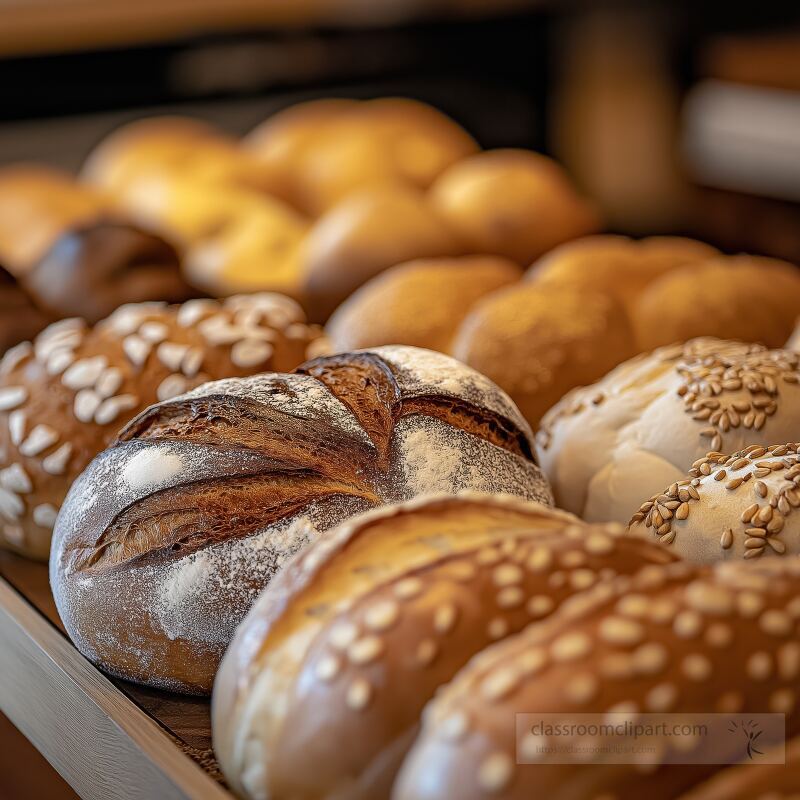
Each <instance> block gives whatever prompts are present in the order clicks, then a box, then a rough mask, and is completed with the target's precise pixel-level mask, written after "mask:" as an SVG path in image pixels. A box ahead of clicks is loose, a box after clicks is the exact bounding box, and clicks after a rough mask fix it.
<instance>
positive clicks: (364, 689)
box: [346, 678, 372, 711]
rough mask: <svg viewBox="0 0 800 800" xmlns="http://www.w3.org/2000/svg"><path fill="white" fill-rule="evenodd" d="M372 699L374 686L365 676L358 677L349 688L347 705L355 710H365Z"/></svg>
mask: <svg viewBox="0 0 800 800" xmlns="http://www.w3.org/2000/svg"><path fill="white" fill-rule="evenodd" d="M371 699H372V686H371V685H370V684H369V683H368V682H367V681H366V680H365V679H364V678H356V679H355V680H354V681H353V682H352V683H351V684H350V686H349V687H348V689H347V700H346V702H347V705H348V707H349V708H352V709H353V711H363V710H364V709H365V708H366V707H367V706H368V705H369V702H370V700H371Z"/></svg>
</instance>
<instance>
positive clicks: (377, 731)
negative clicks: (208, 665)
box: [213, 493, 672, 800]
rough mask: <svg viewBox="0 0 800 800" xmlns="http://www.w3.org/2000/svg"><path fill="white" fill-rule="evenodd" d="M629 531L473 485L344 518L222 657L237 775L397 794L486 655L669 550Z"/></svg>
mask: <svg viewBox="0 0 800 800" xmlns="http://www.w3.org/2000/svg"><path fill="white" fill-rule="evenodd" d="M621 531H622V528H621V526H611V525H608V526H599V525H596V526H587V525H582V524H580V523H578V521H577V520H575V518H574V517H572V516H571V515H569V514H565V513H563V512H561V511H553V510H551V509H548V508H545V507H544V506H542V505H539V504H533V503H525V502H522V501H520V500H518V499H516V498H510V497H508V496H503V497H498V496H495V497H490V496H483V497H481V496H479V495H475V494H473V493H467V494H462V495H459V496H458V497H450V498H422V499H420V500H417V501H412V502H410V503H406V504H403V505H400V506H390V507H387V508H384V509H378V510H377V511H375V512H371V513H368V514H363V515H361V516H359V517H356V518H355V519H353V520H351V521H349V522H346V523H344V524H343V525H342V526H341V527H339V528H338V529H336V530H335V531H332V532H331V533H330V535H328V536H326V537H325V538H323V539H320V540H318V541H317V542H316V543H315V544H313V545H311V546H310V547H309V548H308V549H307V550H305V551H304V552H302V553H301V554H300V555H299V556H298V557H297V558H296V559H295V560H293V561H292V562H291V563H290V564H289V565H287V566H286V568H285V569H284V570H283V572H282V573H281V574H280V575H279V576H278V577H277V578H276V579H275V580H274V581H273V582H272V583H271V584H270V586H269V587H268V588H267V590H266V591H265V592H264V594H263V595H262V596H261V597H260V598H259V600H258V602H257V604H256V605H255V607H254V608H253V610H252V611H251V612H250V614H249V616H248V617H247V619H246V620H245V622H244V623H243V624H242V626H241V628H240V629H239V631H238V632H237V635H236V638H235V639H234V642H233V644H232V645H231V647H230V649H229V650H228V652H227V654H226V656H225V659H224V661H223V664H222V668H221V669H220V672H219V675H218V677H217V680H216V683H215V686H214V697H213V733H214V748H215V752H216V753H217V756H218V758H219V760H220V763H221V765H222V768H223V770H224V772H225V775H226V777H227V779H228V781H229V782H230V783H231V785H232V786H233V787H234V789H235V790H236V792H237V794H240V795H242V796H243V797H247V798H254V799H255V798H264V797H274V798H288V797H305V798H311V797H313V798H318V799H320V800H321V798H330V799H331V800H332V798H338V799H339V800H344V798H348V799H349V800H355V799H356V798H360V799H363V800H366V798H375V797H388V796H389V794H390V790H391V786H392V783H393V781H394V778H395V774H396V772H397V769H398V768H399V766H400V764H401V763H402V760H403V757H404V755H405V753H406V751H407V750H408V748H409V746H410V745H411V743H412V741H413V739H414V736H415V734H416V732H417V729H418V724H419V718H420V714H421V712H422V710H423V707H424V706H425V704H426V703H427V702H428V700H430V699H431V698H432V697H433V695H434V693H435V692H436V691H437V690H438V689H439V688H440V687H441V686H443V685H444V684H445V683H447V681H449V680H450V679H451V678H452V677H453V676H454V675H455V674H456V671H457V670H458V669H459V668H460V667H462V666H463V665H464V664H465V663H466V662H467V661H468V660H469V659H470V658H471V657H472V656H473V655H474V654H475V653H477V652H478V651H480V650H481V649H483V648H484V647H486V646H487V645H489V644H491V643H492V642H495V641H497V640H499V639H502V638H504V637H506V636H508V635H510V634H513V633H516V632H518V631H520V630H521V629H522V628H523V627H524V626H525V625H527V624H529V623H530V622H531V621H534V620H539V619H543V618H544V617H546V616H548V615H549V614H550V613H551V612H552V611H553V610H554V609H556V608H557V607H558V606H559V605H560V604H561V603H562V602H564V601H565V600H566V599H567V598H569V597H570V596H572V595H574V594H575V593H577V592H580V591H582V590H586V589H587V588H588V587H590V586H593V585H595V584H596V583H599V582H603V581H604V580H608V579H609V578H611V577H613V576H616V575H619V574H629V573H632V572H636V571H638V570H639V569H640V568H641V567H642V566H644V565H646V564H651V565H653V564H655V565H661V564H666V563H669V562H670V561H671V560H672V559H671V557H670V555H669V554H668V552H667V551H666V550H664V549H663V548H661V547H658V546H657V545H652V544H648V543H646V542H640V541H636V540H634V539H632V538H629V537H624V536H623V537H620V533H621ZM634 542H636V546H635V547H632V546H631V545H632V544H633V543H634ZM278 698H279V701H276V700H277V699H278ZM310 763H311V764H313V765H314V769H313V770H309V769H307V768H306V766H307V765H308V764H310ZM457 796H458V795H456V794H453V795H451V797H457Z"/></svg>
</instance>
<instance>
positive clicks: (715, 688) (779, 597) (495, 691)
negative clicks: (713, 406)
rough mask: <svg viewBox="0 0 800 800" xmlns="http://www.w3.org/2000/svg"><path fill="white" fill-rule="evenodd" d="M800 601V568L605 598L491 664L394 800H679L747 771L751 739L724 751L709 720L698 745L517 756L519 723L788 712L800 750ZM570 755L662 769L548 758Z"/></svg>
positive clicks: (442, 697) (624, 580) (665, 571)
mask: <svg viewBox="0 0 800 800" xmlns="http://www.w3.org/2000/svg"><path fill="white" fill-rule="evenodd" d="M798 596H800V560H798V559H793V560H789V559H785V560H780V561H779V560H777V559H772V560H770V561H764V562H762V563H760V564H758V565H754V564H743V563H738V564H720V565H717V568H716V569H714V570H708V569H707V568H700V567H691V566H689V565H686V564H685V563H677V564H671V565H666V566H661V567H658V566H648V567H645V568H644V569H643V570H641V572H639V573H638V575H635V576H633V577H632V578H631V577H627V576H624V577H620V578H617V579H615V580H614V581H612V582H611V583H606V584H602V585H600V586H598V587H597V589H595V590H592V591H591V593H589V594H588V595H587V594H584V595H581V596H579V597H577V598H575V599H574V600H573V601H571V602H570V603H568V604H566V605H564V606H562V608H561V609H560V610H559V611H558V612H557V613H556V614H554V615H552V616H551V617H549V618H548V619H547V620H545V621H543V622H541V623H537V624H535V625H531V626H530V627H529V628H528V629H527V630H526V631H524V632H523V633H521V634H519V635H518V636H515V637H512V638H509V639H506V640H505V641H503V642H500V643H499V644H497V645H494V646H493V647H491V648H489V649H487V650H486V651H484V653H482V654H481V655H480V656H479V657H478V658H476V659H474V660H473V661H472V662H471V663H470V664H469V665H468V666H467V667H466V668H465V669H464V670H462V671H461V673H460V674H459V675H458V676H457V677H456V678H455V679H454V680H453V681H452V682H451V683H450V684H448V686H447V687H446V688H445V689H444V690H443V691H442V692H441V693H440V694H439V695H438V696H437V698H436V699H435V700H434V702H433V703H432V704H431V705H430V706H429V707H428V709H427V711H426V714H425V718H424V723H423V729H422V732H421V734H420V736H419V737H418V738H417V741H416V743H415V745H414V748H413V749H412V751H411V753H410V755H409V757H408V758H407V760H406V761H405V764H404V766H403V770H402V772H401V774H400V776H399V778H398V781H397V783H396V784H395V788H394V792H393V794H392V797H393V800H434V798H435V800H443V799H444V798H459V800H486V798H488V797H502V798H503V799H504V800H531V798H547V800H598V798H601V797H602V798H607V797H609V798H610V797H613V798H615V800H639V798H642V797H647V798H652V800H674V798H675V797H677V796H679V795H680V794H681V792H682V791H685V790H686V789H688V788H690V787H691V786H693V785H696V784H697V783H698V782H699V781H701V780H703V779H704V778H705V777H707V776H708V775H709V774H712V773H713V772H715V771H717V770H719V769H720V766H719V765H721V764H731V763H736V762H737V761H739V760H740V759H742V758H746V749H745V746H744V744H743V739H742V737H741V736H740V735H737V736H728V735H725V734H726V732H727V728H726V727H725V725H726V724H727V723H723V726H721V735H720V728H719V727H718V728H717V729H714V728H713V727H712V725H713V724H714V722H713V720H708V722H707V728H710V734H711V735H710V736H705V737H704V736H703V735H702V734H700V735H698V736H697V737H696V738H695V739H692V738H690V737H689V736H684V737H681V736H680V735H677V736H675V737H674V738H673V737H670V736H665V735H663V734H659V733H658V732H657V733H656V734H655V735H651V736H648V735H647V732H646V731H645V732H643V733H642V734H641V735H639V736H636V737H635V736H633V735H632V736H628V737H625V736H624V735H620V736H617V737H614V736H609V735H608V734H606V733H605V732H602V731H601V732H600V733H598V734H597V735H596V736H593V737H591V738H590V737H589V736H581V735H580V734H578V735H577V736H576V737H575V739H574V740H572V741H568V737H567V736H561V737H558V736H548V735H546V733H545V734H544V735H542V736H539V737H537V736H536V733H535V732H534V731H533V730H532V729H531V730H530V731H529V732H527V733H526V734H523V733H522V732H520V735H519V741H517V730H516V726H515V724H514V721H515V713H516V712H520V711H527V712H533V715H532V722H534V723H535V722H537V719H538V718H537V716H536V715H539V714H541V715H545V714H548V713H553V714H562V715H564V716H563V717H562V722H567V723H569V722H570V721H572V722H573V723H574V722H576V721H578V720H576V717H575V716H574V715H581V714H601V715H604V714H607V713H609V712H612V713H613V712H617V713H618V714H619V715H620V716H615V717H612V718H611V719H610V720H609V721H611V722H617V723H618V722H620V721H624V720H625V719H626V718H627V719H628V720H630V721H635V720H636V719H637V717H638V715H639V714H640V713H642V712H652V713H659V714H661V713H671V714H680V713H681V712H683V713H686V714H692V713H697V714H713V713H720V712H727V713H742V714H745V715H749V714H755V713H762V712H775V713H780V714H786V733H787V734H788V735H789V736H791V735H793V734H796V733H797V732H798V729H800V713H798V706H797V704H796V693H797V680H798V677H800V644H798V642H797V635H798ZM544 719H547V718H544ZM578 719H580V718H578ZM646 719H647V718H645V722H646ZM651 719H652V718H651ZM728 719H730V718H728ZM745 719H746V718H745ZM582 721H583V722H584V723H585V722H586V721H587V720H586V718H585V717H584V718H583V719H582ZM592 721H594V720H592ZM660 721H662V722H663V721H664V720H663V719H661V720H660ZM731 721H732V720H731ZM693 722H695V723H696V722H697V720H693ZM704 722H705V720H704ZM645 727H647V726H646V725H645ZM781 727H782V726H781ZM782 733H783V731H782V730H781V731H780V734H782ZM773 735H774V731H773ZM769 736H770V733H769V732H768V731H767V735H766V736H765V737H764V741H768V740H769V739H768V737H769ZM772 741H774V738H773V739H772ZM745 743H746V742H745ZM567 744H572V745H573V746H574V747H575V748H576V752H578V753H580V751H581V749H585V748H586V747H587V746H589V747H592V748H597V750H593V751H592V752H597V751H598V750H599V751H600V752H602V750H600V748H603V747H612V748H614V747H619V748H620V752H622V753H625V752H626V751H625V750H624V749H623V748H636V749H634V750H632V753H633V754H635V753H639V752H641V753H645V754H647V755H646V758H647V764H651V763H652V762H653V761H654V764H653V766H652V767H649V766H647V765H642V764H637V763H635V759H634V758H631V759H628V763H623V764H616V765H615V764H610V763H596V762H593V763H576V762H577V760H578V759H579V758H580V756H579V755H578V756H576V757H575V758H574V759H573V760H572V762H571V763H569V758H568V757H567V763H564V762H563V761H562V763H553V760H551V759H548V757H547V755H546V753H547V749H548V748H553V747H560V748H561V749H562V751H563V748H564V747H565V745H567ZM650 748H654V749H653V750H650ZM543 749H544V753H543V752H542V750H543ZM683 752H686V754H687V755H688V756H691V754H692V753H693V752H698V753H706V754H710V756H711V760H712V763H710V764H708V763H707V764H705V765H704V764H702V762H701V764H700V765H694V766H687V765H686V763H685V762H683V761H678V765H675V760H676V756H677V757H680V756H681V755H682V753H683ZM670 757H672V759H673V763H672V764H671V765H670V764H669V763H664V762H665V760H666V759H668V758H670ZM518 758H521V759H523V760H526V759H528V763H524V761H523V763H520V762H519V761H518ZM756 797H757V795H756V796H753V799H752V800H755V798H756Z"/></svg>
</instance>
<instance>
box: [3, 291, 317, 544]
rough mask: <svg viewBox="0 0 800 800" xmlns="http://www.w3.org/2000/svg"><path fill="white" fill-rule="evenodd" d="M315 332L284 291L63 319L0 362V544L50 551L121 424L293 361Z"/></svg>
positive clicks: (301, 355) (149, 305)
mask: <svg viewBox="0 0 800 800" xmlns="http://www.w3.org/2000/svg"><path fill="white" fill-rule="evenodd" d="M317 339H319V331H318V329H316V328H312V327H309V326H308V325H306V324H305V318H304V316H303V312H302V310H301V309H300V307H299V306H298V305H297V304H296V303H294V302H293V301H291V300H289V299H288V298H285V297H281V296H280V295H267V294H264V295H253V296H242V297H234V298H230V299H229V300H227V301H225V303H218V302H216V301H213V300H191V301H189V302H187V303H184V304H183V305H181V306H167V305H166V304H164V303H161V304H159V303H142V304H139V305H129V306H123V307H122V308H120V309H119V310H117V311H116V312H114V314H112V315H111V316H110V317H108V318H107V319H105V320H104V321H103V322H100V323H99V324H98V325H96V326H95V327H94V328H89V327H88V326H87V325H86V324H85V323H84V322H83V321H81V320H78V319H68V320H63V321H61V322H58V323H55V324H53V325H51V326H50V327H49V328H47V329H46V330H45V331H43V332H42V333H41V334H40V335H39V336H38V337H37V338H36V339H35V341H34V342H33V343H32V344H31V343H29V342H25V343H23V344H19V345H17V346H16V347H14V348H12V349H11V350H9V351H8V352H7V353H6V355H5V357H4V358H3V360H2V362H0V544H2V545H3V546H6V547H10V548H12V549H14V550H17V551H18V552H21V553H24V554H26V555H29V556H32V557H34V558H42V559H46V558H47V554H48V550H49V543H50V535H51V531H52V528H53V525H54V523H55V519H56V515H57V514H58V510H59V507H60V506H61V503H62V502H63V500H64V496H65V495H66V493H67V489H68V488H69V485H70V484H71V483H72V481H73V480H74V479H75V478H76V477H77V476H78V475H79V474H80V473H81V472H82V471H83V469H84V467H86V465H87V464H88V463H89V462H90V461H91V459H92V458H93V457H94V456H95V455H96V454H97V453H99V452H100V451H101V450H102V449H103V448H104V447H105V446H106V445H107V444H108V443H109V442H110V441H111V440H112V439H113V438H114V435H115V434H116V432H117V431H118V430H119V429H120V427H122V425H123V424H124V423H125V422H127V421H128V420H129V419H131V418H132V417H133V416H134V415H135V414H137V413H138V412H139V411H141V410H142V409H144V408H147V406H149V405H150V404H151V403H153V402H155V401H157V400H165V399H167V398H169V397H172V396H174V395H178V394H181V393H182V392H185V391H186V390H187V389H191V388H192V387H194V386H197V385H199V384H201V383H204V382H205V381H208V380H211V379H213V378H219V377H222V376H227V375H250V374H253V373H255V372H261V371H263V370H267V369H290V368H292V367H293V366H296V365H297V364H298V363H300V362H301V361H303V359H304V358H305V357H306V355H307V352H306V351H307V348H308V347H309V346H310V345H311V344H312V343H313V342H314V341H316V340H317Z"/></svg>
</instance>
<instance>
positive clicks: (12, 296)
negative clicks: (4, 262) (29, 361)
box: [0, 266, 53, 357]
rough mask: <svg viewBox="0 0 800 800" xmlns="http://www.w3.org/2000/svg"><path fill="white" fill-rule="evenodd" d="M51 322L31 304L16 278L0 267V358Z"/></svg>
mask: <svg viewBox="0 0 800 800" xmlns="http://www.w3.org/2000/svg"><path fill="white" fill-rule="evenodd" d="M52 321H53V319H52V317H50V316H49V315H48V314H46V313H45V312H44V311H42V310H41V309H39V308H37V307H36V306H35V305H34V304H33V302H32V300H31V298H30V296H29V295H28V294H27V293H26V292H25V291H24V289H23V288H22V287H21V286H20V285H19V283H18V282H17V280H16V278H14V276H13V275H12V274H11V273H10V272H7V271H6V270H5V269H3V267H1V266H0V357H2V355H3V353H5V351H6V350H8V349H9V348H10V347H13V346H14V345H15V344H18V343H19V342H24V341H26V340H28V339H32V338H33V337H34V336H36V334H37V333H39V331H41V330H42V329H43V328H46V327H47V326H48V325H49V324H50V323H51V322H52Z"/></svg>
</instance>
